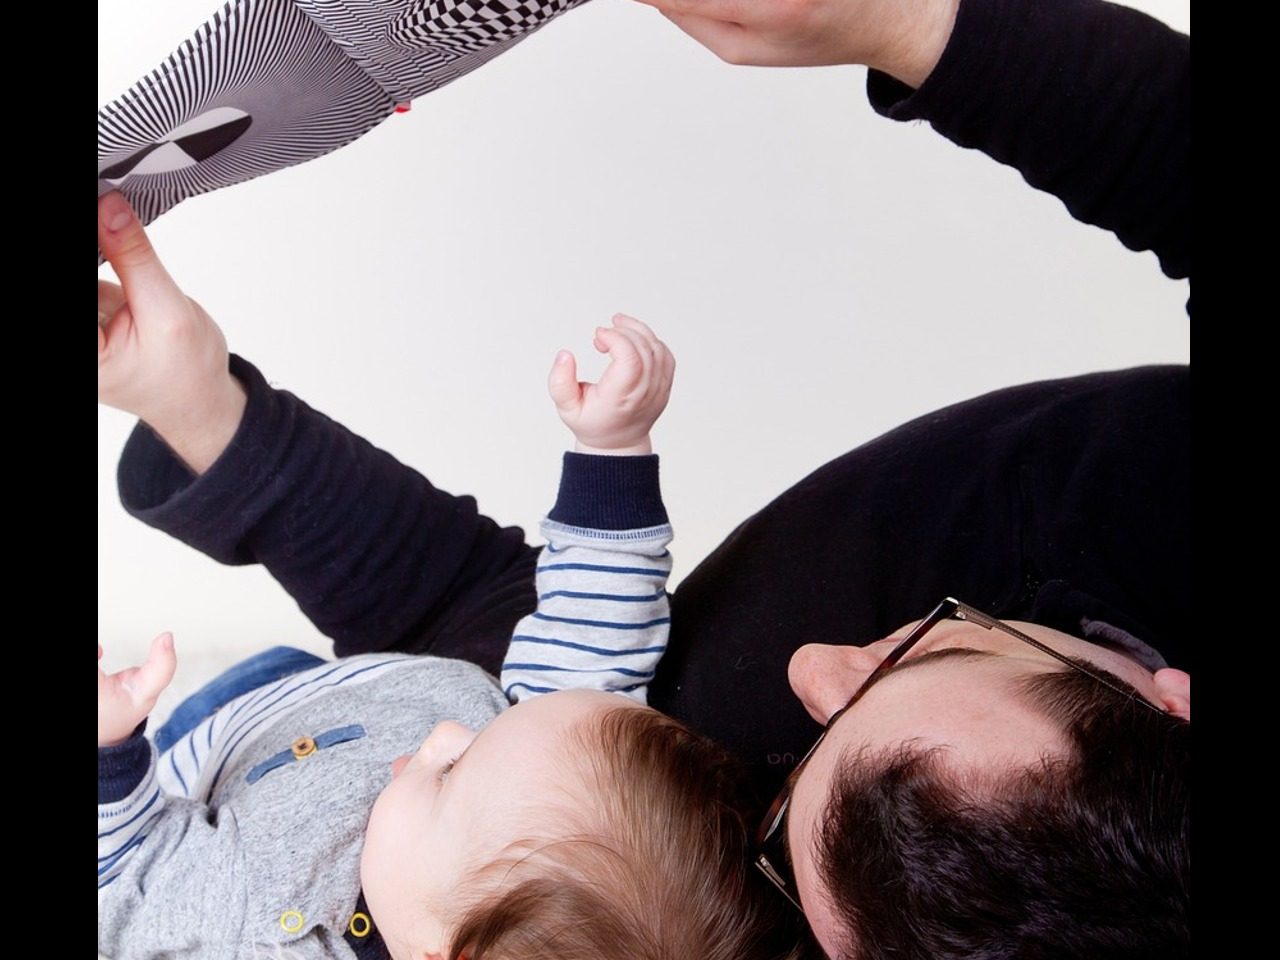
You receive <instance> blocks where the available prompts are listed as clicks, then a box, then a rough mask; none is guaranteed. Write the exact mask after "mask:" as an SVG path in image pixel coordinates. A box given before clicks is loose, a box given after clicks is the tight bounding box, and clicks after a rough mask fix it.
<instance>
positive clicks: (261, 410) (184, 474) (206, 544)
mask: <svg viewBox="0 0 1280 960" xmlns="http://www.w3.org/2000/svg"><path fill="white" fill-rule="evenodd" d="M229 368H230V370H231V373H232V374H234V375H235V377H236V378H237V379H238V380H240V382H241V383H243V384H244V388H245V393H246V395H247V402H246V404H245V410H244V415H243V416H242V417H241V419H240V426H239V427H238V428H237V429H236V433H235V435H234V436H233V437H232V438H231V442H230V443H229V444H227V448H226V449H225V450H224V451H222V454H221V455H220V456H219V457H218V459H217V460H216V461H214V463H213V465H212V466H210V467H209V469H208V470H206V471H205V472H204V473H203V474H201V475H200V476H196V475H195V474H194V473H192V472H191V469H190V468H189V467H187V465H186V464H185V463H183V462H182V461H181V460H180V459H178V457H177V456H175V455H174V453H173V451H172V450H170V449H169V447H168V446H167V445H166V444H165V442H164V441H163V440H161V439H160V437H159V436H158V435H157V434H156V433H155V432H154V431H153V430H152V429H151V428H150V427H148V426H147V425H146V424H145V423H141V422H139V423H138V425H137V426H136V427H135V428H134V430H133V433H132V434H131V435H130V436H129V440H128V442H127V443H126V444H125V448H124V452H123V453H122V454H121V455H120V465H119V467H118V468H117V470H116V481H117V484H118V486H119V490H120V502H121V503H122V504H123V505H124V508H125V510H126V511H128V513H130V514H131V515H132V516H134V517H137V518H138V519H139V520H141V521H142V522H143V523H146V524H148V525H149V526H152V527H156V528H157V529H160V530H163V531H165V532H166V533H168V534H170V535H172V536H175V537H177V538H178V539H180V540H182V541H184V542H185V543H188V544H191V545H192V546H194V547H196V548H197V549H200V550H203V551H204V552H206V553H208V554H210V555H211V556H213V557H214V558H215V559H217V560H220V561H222V562H223V563H247V562H250V561H251V558H249V557H241V556H237V555H235V547H234V544H233V543H232V542H231V541H229V540H228V535H229V533H230V531H232V530H236V531H238V530H239V528H240V526H241V525H242V516H241V515H242V514H243V512H244V510H245V505H246V503H247V502H249V501H252V500H253V498H254V495H255V491H257V489H258V488H259V486H260V485H261V484H262V483H263V482H264V481H265V480H266V478H267V475H268V474H269V473H270V471H271V470H272V469H273V468H274V466H275V458H274V454H275V453H276V448H278V447H279V446H280V445H281V439H280V437H281V436H282V435H284V433H285V431H286V430H287V424H286V422H285V421H286V420H288V411H287V408H286V407H285V405H284V404H282V403H281V401H280V399H279V398H278V397H277V396H276V391H275V390H273V389H272V388H271V387H270V386H269V385H268V384H267V381H266V380H265V379H264V378H263V376H262V374H261V373H259V372H258V369H257V368H256V367H255V366H253V364H251V363H249V362H248V361H247V360H245V359H243V358H242V357H238V356H236V355H235V354H232V355H231V357H230V363H229ZM228 518H234V521H230V520H229V519H228Z"/></svg>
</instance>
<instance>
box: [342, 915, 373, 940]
mask: <svg viewBox="0 0 1280 960" xmlns="http://www.w3.org/2000/svg"><path fill="white" fill-rule="evenodd" d="M347 929H348V930H350V931H351V935H352V936H353V937H367V936H368V935H369V931H370V930H372V929H373V921H372V920H370V919H369V915H368V914H367V913H357V914H356V915H355V916H354V917H352V918H351V922H350V923H348V924H347Z"/></svg>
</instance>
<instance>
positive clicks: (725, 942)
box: [449, 707, 797, 960]
mask: <svg viewBox="0 0 1280 960" xmlns="http://www.w3.org/2000/svg"><path fill="white" fill-rule="evenodd" d="M575 735H576V737H577V739H578V740H579V745H580V746H581V747H582V756H581V757H580V758H577V760H576V761H575V762H579V763H582V764H585V765H586V770H587V771H588V776H587V778H586V783H587V786H588V788H589V789H592V790H593V793H594V796H592V797H591V799H590V802H589V803H587V804H583V805H582V806H583V807H584V808H585V809H584V810H583V812H582V813H581V815H580V817H579V819H578V821H577V822H576V823H575V824H574V826H573V830H574V832H573V833H572V835H569V836H565V837H564V838H563V839H562V840H559V841H552V842H546V843H541V844H538V845H537V846H536V848H535V849H533V850H532V852H529V850H528V848H527V847H526V848H525V853H524V855H523V856H522V857H521V858H520V859H519V861H518V862H517V863H516V864H515V865H511V864H508V865H507V869H506V870H504V871H502V874H503V876H504V878H505V880H504V881H503V882H500V883H498V884H497V886H496V889H495V888H493V887H491V888H490V892H489V894H488V895H487V896H486V897H485V898H483V899H481V900H480V901H478V902H476V903H475V904H473V905H472V906H470V907H469V908H467V909H466V910H465V912H464V913H463V915H462V917H461V919H460V921H459V923H458V924H457V926H456V928H455V932H454V935H453V937H452V947H451V950H450V954H449V960H463V958H465V960H514V958H521V960H542V958H546V960H601V958H618V960H690V958H698V960H750V958H757V957H758V958H775V957H780V956H785V955H787V954H788V953H789V952H790V947H791V945H794V943H795V942H796V939H797V933H796V929H795V926H794V918H793V917H791V916H790V915H789V914H788V912H787V911H784V910H783V909H782V907H784V906H786V904H785V903H784V902H783V901H782V898H781V897H779V896H777V895H776V894H774V893H773V891H771V890H767V889H765V887H764V885H763V884H762V883H760V882H759V880H758V879H757V877H756V875H755V871H754V870H752V869H751V868H750V864H749V856H750V847H749V844H748V834H747V830H746V827H745V824H744V822H743V819H742V816H741V814H740V812H739V811H740V809H741V804H740V799H741V798H740V796H739V793H738V789H739V783H740V780H741V777H740V772H739V765H738V764H737V762H736V761H734V760H733V759H732V758H731V757H729V755H728V754H726V753H725V752H724V751H723V750H721V749H720V748H719V747H717V746H715V745H714V744H712V743H711V742H710V741H709V740H706V739H704V738H703V737H700V736H698V735H696V734H694V733H692V732H691V731H690V730H688V729H686V728H685V727H684V726H682V725H681V724H679V723H678V722H676V721H675V720H672V719H671V718H670V717H666V716H663V715H662V714H660V713H658V712H656V711H654V710H642V709H636V708H634V707H620V708H618V709H616V710H611V711H609V712H608V713H606V714H605V715H604V717H603V721H602V722H600V723H598V724H592V725H590V726H586V725H584V727H583V728H580V729H579V730H576V731H575ZM495 866H497V865H489V867H487V868H485V869H484V870H483V872H484V873H486V874H490V875H492V868H493V867H495Z"/></svg>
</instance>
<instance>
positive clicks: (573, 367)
mask: <svg viewBox="0 0 1280 960" xmlns="http://www.w3.org/2000/svg"><path fill="white" fill-rule="evenodd" d="M547 392H548V393H550V394H551V400H552V402H553V403H554V404H555V405H556V409H558V410H565V411H569V410H574V409H576V408H577V406H578V398H579V397H580V396H581V393H582V390H581V388H580V387H579V385H578V363H577V361H576V360H575V359H574V357H573V354H572V353H570V352H569V351H568V350H561V351H560V352H559V353H557V354H556V359H555V362H554V363H552V364H551V373H550V374H549V375H548V376H547Z"/></svg>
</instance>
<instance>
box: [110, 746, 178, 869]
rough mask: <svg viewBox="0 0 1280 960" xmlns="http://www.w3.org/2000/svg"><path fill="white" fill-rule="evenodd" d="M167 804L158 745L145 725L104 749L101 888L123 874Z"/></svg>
mask: <svg viewBox="0 0 1280 960" xmlns="http://www.w3.org/2000/svg"><path fill="white" fill-rule="evenodd" d="M164 806H165V796H164V792H163V791H162V790H161V789H160V785H159V783H158V782H157V780H156V750H155V747H154V746H153V745H152V743H151V741H150V740H148V739H147V738H146V737H144V736H143V735H142V732H141V730H139V731H137V732H136V733H134V735H133V736H132V737H130V738H129V739H128V740H126V741H125V742H124V743H122V744H119V745H118V746H114V747H103V748H99V750H98V890H100V891H101V890H102V889H103V888H104V887H107V886H109V885H110V884H111V883H112V881H114V880H115V878H116V877H117V876H119V875H120V872H121V871H122V870H123V869H124V866H125V864H126V863H127V862H128V859H129V856H130V855H131V854H132V853H133V851H134V850H136V849H137V848H138V847H139V846H140V845H141V844H142V842H143V841H144V840H145V839H146V838H147V831H148V829H150V827H151V826H152V824H154V823H155V821H156V819H157V818H158V817H159V816H160V814H161V813H162V812H163V810H164Z"/></svg>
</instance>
